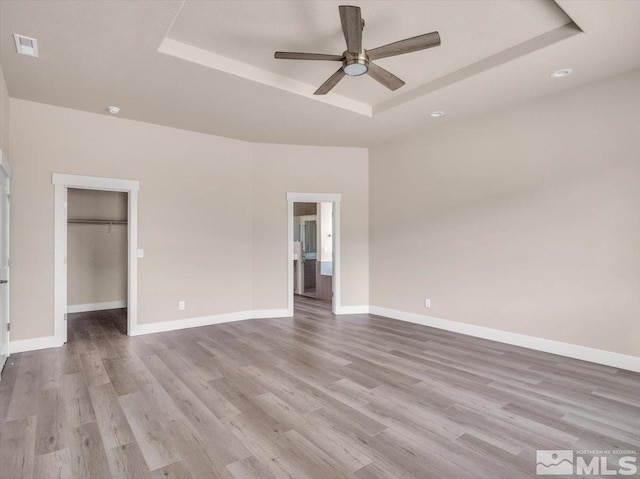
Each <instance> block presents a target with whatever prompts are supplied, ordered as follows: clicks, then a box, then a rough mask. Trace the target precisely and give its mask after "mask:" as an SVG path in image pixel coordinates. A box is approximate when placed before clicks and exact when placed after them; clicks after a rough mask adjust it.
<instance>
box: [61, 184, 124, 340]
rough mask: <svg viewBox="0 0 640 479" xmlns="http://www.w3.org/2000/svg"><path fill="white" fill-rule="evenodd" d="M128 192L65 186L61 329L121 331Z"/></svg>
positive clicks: (96, 332)
mask: <svg viewBox="0 0 640 479" xmlns="http://www.w3.org/2000/svg"><path fill="white" fill-rule="evenodd" d="M127 226H128V195H127V193H125V192H120V191H105V190H87V189H79V188H69V189H68V190H67V335H77V336H78V337H82V338H88V337H92V336H95V335H99V334H111V333H116V332H119V333H120V334H127V312H126V307H127V269H128V264H127V263H128V258H127V242H128V240H127V237H128V231H127V230H128V227H127Z"/></svg>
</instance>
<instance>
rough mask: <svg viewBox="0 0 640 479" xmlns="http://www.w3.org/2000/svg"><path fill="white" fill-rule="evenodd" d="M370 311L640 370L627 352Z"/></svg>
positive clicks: (638, 362) (388, 311)
mask: <svg viewBox="0 0 640 479" xmlns="http://www.w3.org/2000/svg"><path fill="white" fill-rule="evenodd" d="M369 312H370V313H371V314H377V315H378V316H385V317H387V318H391V319H398V320H400V321H407V322H409V323H415V324H422V325H423V326H430V327H432V328H438V329H444V330H446V331H452V332H454V333H460V334H465V335H467V336H474V337H476V338H483V339H489V340H491V341H497V342H499V343H505V344H512V345H514V346H520V347H522V348H527V349H535V350H536V351H544V352H546V353H552V354H558V355H560V356H566V357H569V358H574V359H580V360H582V361H589V362H592V363H597V364H604V365H606V366H612V367H615V368H620V369H627V370H629V371H636V372H640V357H637V356H629V355H626V354H620V353H614V352H611V351H604V350H602V349H594V348H589V347H586V346H579V345H577V344H569V343H562V342H560V341H553V340H551V339H544V338H536V337H534V336H527V335H525V334H518V333H511V332H508V331H501V330H499V329H492V328H486V327H484V326H475V325H473V324H466V323H461V322H458V321H450V320H447V319H440V318H433V317H430V316H423V315H421V314H416V313H408V312H406V311H398V310H395V309H388V308H381V307H379V306H369Z"/></svg>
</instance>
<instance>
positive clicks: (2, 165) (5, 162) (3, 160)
mask: <svg viewBox="0 0 640 479" xmlns="http://www.w3.org/2000/svg"><path fill="white" fill-rule="evenodd" d="M0 169H1V170H2V171H3V172H4V174H5V175H6V177H7V195H9V198H11V178H12V177H13V169H12V168H11V163H9V159H8V158H7V157H6V155H5V154H4V151H3V150H0ZM1 207H2V205H0V208H1ZM3 219H4V215H3ZM6 221H7V230H6V237H4V238H0V242H2V243H4V244H6V248H7V262H8V264H7V277H6V279H7V281H8V282H7V283H6V284H5V288H7V304H5V305H3V306H2V307H3V308H4V309H5V314H6V315H7V325H9V324H11V316H10V312H11V309H10V302H11V261H10V256H11V250H10V247H11V242H10V239H11V200H9V202H8V205H7V218H6ZM2 233H3V231H2V227H1V226H0V235H1V234H2ZM3 279H4V278H3ZM0 327H4V325H2V324H0ZM5 332H6V334H7V336H6V338H7V351H6V357H5V361H6V359H7V358H8V357H9V356H10V355H11V347H10V340H11V331H10V329H9V328H8V327H7V330H6V331H5ZM1 346H2V345H1V344H0V347H1ZM3 367H4V361H3V362H1V363H0V371H2V368H3Z"/></svg>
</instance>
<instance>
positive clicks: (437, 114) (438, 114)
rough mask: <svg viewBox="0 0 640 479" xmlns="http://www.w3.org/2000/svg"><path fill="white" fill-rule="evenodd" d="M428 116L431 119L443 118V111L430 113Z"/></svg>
mask: <svg viewBox="0 0 640 479" xmlns="http://www.w3.org/2000/svg"><path fill="white" fill-rule="evenodd" d="M429 116H430V117H431V118H440V117H441V116H444V112H443V111H432V112H431V113H429Z"/></svg>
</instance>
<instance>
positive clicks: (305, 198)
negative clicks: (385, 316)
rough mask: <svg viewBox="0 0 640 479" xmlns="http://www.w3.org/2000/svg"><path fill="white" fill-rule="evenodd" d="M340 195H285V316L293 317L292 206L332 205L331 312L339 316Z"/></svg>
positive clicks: (290, 193) (292, 193) (291, 193)
mask: <svg viewBox="0 0 640 479" xmlns="http://www.w3.org/2000/svg"><path fill="white" fill-rule="evenodd" d="M341 201H342V195H341V194H340V193H294V192H289V193H287V316H288V317H292V316H293V204H294V203H333V278H332V289H333V299H332V301H331V311H332V312H333V314H340V313H338V311H340V308H341V295H340V291H341V284H342V283H341V281H340V203H341Z"/></svg>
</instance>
